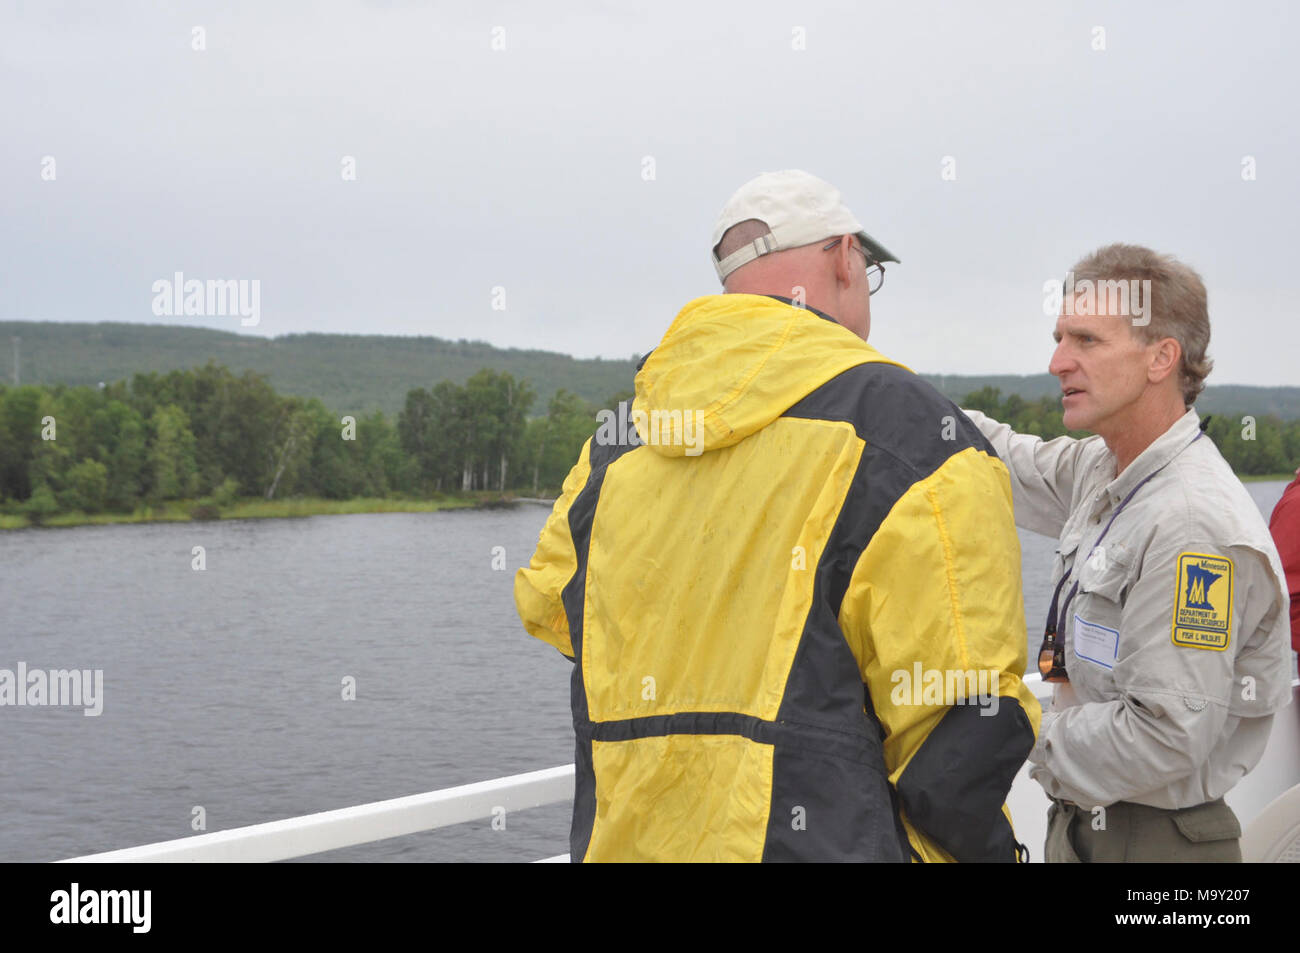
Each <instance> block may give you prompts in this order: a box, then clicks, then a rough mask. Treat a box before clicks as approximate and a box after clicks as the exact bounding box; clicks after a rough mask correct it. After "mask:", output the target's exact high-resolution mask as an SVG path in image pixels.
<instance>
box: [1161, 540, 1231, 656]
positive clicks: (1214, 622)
mask: <svg viewBox="0 0 1300 953" xmlns="http://www.w3.org/2000/svg"><path fill="white" fill-rule="evenodd" d="M1231 635H1232V560H1231V559H1225V558H1224V557H1222V556H1206V555H1204V554H1203V553H1180V554H1179V556H1178V591H1177V593H1176V595H1175V597H1174V633H1173V639H1174V644H1175V645H1185V646H1188V647H1189V648H1194V649H1216V650H1219V651H1222V650H1223V649H1226V648H1227V647H1228V639H1229V637H1230V636H1231Z"/></svg>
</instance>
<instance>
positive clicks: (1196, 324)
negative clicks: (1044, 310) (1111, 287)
mask: <svg viewBox="0 0 1300 953" xmlns="http://www.w3.org/2000/svg"><path fill="white" fill-rule="evenodd" d="M1084 279H1087V280H1090V281H1094V282H1096V281H1116V280H1119V281H1144V280H1149V281H1150V282H1151V300H1150V301H1148V302H1147V303H1146V306H1147V307H1148V308H1149V309H1150V311H1149V314H1150V317H1151V320H1150V321H1149V322H1148V323H1147V324H1145V325H1132V330H1133V332H1134V333H1135V334H1137V335H1138V338H1139V339H1140V340H1142V341H1144V342H1146V343H1147V344H1153V343H1155V342H1156V341H1159V340H1161V339H1163V338H1173V339H1174V340H1175V341H1177V342H1178V345H1179V347H1180V348H1182V352H1183V356H1182V364H1181V366H1180V367H1179V378H1180V383H1181V386H1182V391H1183V403H1184V404H1185V405H1186V406H1188V407H1190V406H1191V405H1192V404H1193V403H1195V401H1196V398H1197V395H1199V394H1200V393H1201V391H1203V390H1204V389H1205V378H1206V377H1207V376H1208V375H1209V373H1210V370H1211V369H1212V368H1213V367H1214V362H1213V361H1212V360H1210V359H1209V357H1208V356H1206V353H1205V352H1206V349H1207V348H1208V347H1209V346H1210V312H1209V307H1208V305H1207V303H1206V294H1205V283H1204V282H1203V281H1201V276H1200V275H1198V274H1197V273H1196V271H1195V270H1194V269H1192V268H1190V267H1189V266H1187V265H1185V264H1183V263H1182V262H1181V261H1179V260H1178V259H1176V258H1174V257H1173V256H1172V255H1161V254H1159V253H1157V252H1154V251H1152V250H1151V249H1150V248H1144V247H1142V246H1141V245H1120V244H1115V245H1107V246H1106V247H1105V248H1099V249H1097V250H1096V251H1095V252H1093V253H1092V254H1091V255H1088V256H1086V257H1085V258H1083V259H1082V260H1081V261H1079V262H1078V263H1077V264H1076V265H1075V266H1074V280H1075V281H1076V282H1078V281H1082V280H1084Z"/></svg>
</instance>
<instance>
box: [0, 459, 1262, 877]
mask: <svg viewBox="0 0 1300 953" xmlns="http://www.w3.org/2000/svg"><path fill="white" fill-rule="evenodd" d="M1248 486H1249V488H1250V490H1251V494H1252V496H1254V498H1255V500H1256V502H1258V503H1259V504H1260V507H1261V510H1262V511H1263V512H1265V513H1268V512H1270V511H1271V509H1272V507H1273V505H1274V503H1276V501H1277V499H1278V498H1279V497H1280V495H1281V492H1282V488H1283V487H1284V486H1285V484H1284V483H1281V482H1279V483H1254V484H1249V485H1248ZM546 515H547V510H546V508H544V507H541V506H535V505H521V506H519V507H517V508H515V509H508V510H486V511H474V512H457V511H451V512H445V513H429V514H382V515H371V516H329V517H315V518H310V519H302V520H264V521H256V520H246V521H244V520H241V521H227V522H221V523H205V524H170V525H169V524H158V525H144V526H102V527H80V528H76V529H65V530H20V531H9V532H2V533H0V668H8V669H10V670H13V669H15V668H16V667H17V663H18V662H19V661H23V662H26V663H27V666H28V668H29V669H35V668H43V669H51V668H57V669H66V668H82V669H102V670H103V672H104V707H103V713H102V714H101V715H100V716H99V717H93V718H88V717H85V716H84V715H83V714H82V711H81V710H80V709H71V708H53V707H8V706H6V707H3V708H0V860H4V861H47V860H55V859H59V858H62V857H70V856H75V855H79V854H85V853H92V852H95V851H103V850H112V849H115V848H120V847H129V846H134V845H137V844H144V843H148V842H151V841H158V840H167V839H171V838H176V837H185V836H189V835H191V834H193V833H194V830H193V829H192V828H191V817H192V811H193V809H194V808H195V807H202V808H203V810H204V812H205V814H206V823H207V828H206V829H207V830H209V831H214V830H222V829H225V828H230V827H238V826H242V825H246V824H256V823H260V822H263V821H270V820H276V819H279V818H284V817H291V816H295V815H300V814H308V813H312V812H316V811H325V810H331V809H334V808H339V807H347V806H350V805H355V804H361V803H364V802H367V801H376V800H381V799H384V798H392V797H400V796H402V795H407V794H415V793H418V792H422V791H430V790H434V789H437V788H442V787H448V786H451V785H456V784H464V783H468V782H472V781H480V780H484V779H487V778H492V777H498V776H501V775H505V774H514V773H519V772H523V771H531V770H535V769H538V768H544V767H550V766H553V765H558V764H565V763H567V762H570V761H572V760H573V747H572V746H573V741H572V739H573V733H572V727H571V724H570V716H569V708H568V674H569V671H570V664H569V663H568V662H567V661H566V660H564V659H563V658H561V657H560V655H559V653H557V652H555V651H554V650H553V649H551V648H550V647H548V646H545V645H543V644H542V643H540V642H537V641H536V640H534V639H532V638H530V637H529V636H528V635H527V634H526V633H525V632H524V631H523V628H522V627H521V626H520V624H519V621H518V619H517V617H516V615H515V611H514V602H513V598H512V585H513V576H514V570H515V569H516V568H517V567H519V566H521V565H525V564H526V563H527V562H528V559H529V557H530V556H531V554H532V551H533V548H534V546H535V545H536V542H537V534H538V532H539V531H540V529H541V526H542V524H543V522H545V519H546ZM1021 545H1022V548H1023V554H1024V566H1025V573H1024V575H1025V592H1026V602H1027V605H1026V619H1027V624H1028V627H1029V640H1030V649H1031V653H1032V652H1033V651H1036V650H1037V647H1038V646H1037V643H1038V640H1039V639H1040V638H1041V626H1042V620H1043V618H1044V616H1045V614H1046V611H1047V603H1048V600H1049V599H1050V596H1051V592H1050V589H1049V587H1050V582H1049V580H1048V578H1047V577H1048V573H1049V571H1050V564H1051V556H1052V553H1053V550H1054V548H1055V543H1054V541H1053V540H1050V539H1046V538H1044V537H1040V536H1036V535H1033V534H1028V533H1022V534H1021ZM195 546H202V547H204V549H205V551H206V562H207V568H206V570H204V571H203V572H195V571H194V570H193V569H192V568H191V561H192V559H193V558H194V557H193V556H192V555H191V552H192V549H193V547H195ZM498 546H499V547H502V548H503V549H504V565H505V568H504V569H493V557H494V547H498ZM345 677H351V678H353V679H355V682H356V699H355V700H354V701H345V700H344V699H343V697H342V696H343V680H344V678H345ZM568 823H569V805H568V804H559V805H553V806H550V807H545V808H539V809H536V810H533V811H524V812H519V813H513V814H510V815H509V816H507V817H506V828H505V830H493V829H492V827H491V825H490V824H489V823H488V822H487V821H483V822H477V823H470V824H464V825H460V826H458V827H454V828H449V829H446V830H442V831H433V832H430V833H427V834H420V835H414V836H411V837H403V838H395V839H392V840H388V841H382V842H380V843H377V844H369V845H363V846H360V847H354V848H348V849H346V850H341V851H333V852H330V853H326V854H320V855H317V856H316V857H314V858H309V859H311V860H326V861H332V860H375V861H413V860H531V859H536V858H539V857H545V856H550V855H553V854H560V853H564V852H566V851H567V849H568Z"/></svg>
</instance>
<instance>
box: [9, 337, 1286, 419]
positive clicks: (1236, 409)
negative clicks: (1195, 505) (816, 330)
mask: <svg viewBox="0 0 1300 953" xmlns="http://www.w3.org/2000/svg"><path fill="white" fill-rule="evenodd" d="M13 337H18V338H21V341H20V343H19V346H18V351H19V358H20V363H19V372H20V375H21V381H22V383H24V384H46V385H51V384H72V385H89V386H94V385H97V384H98V383H99V382H100V381H104V382H105V383H107V382H110V381H114V380H125V379H129V378H130V377H131V376H132V375H133V374H136V373H140V372H147V371H169V370H176V369H186V368H192V367H197V366H200V365H203V364H206V363H207V362H208V361H209V360H214V361H216V362H217V363H218V364H223V365H225V366H226V367H229V368H230V369H231V370H233V371H235V372H236V373H241V372H243V371H245V370H252V371H256V372H258V373H260V374H265V375H266V376H267V377H268V379H269V382H270V384H271V385H272V386H273V387H274V388H275V389H276V390H277V391H279V392H280V393H283V394H295V395H299V396H302V397H318V398H320V400H321V401H322V403H324V404H325V406H326V407H329V408H330V409H332V410H336V411H338V412H339V413H357V414H364V413H368V412H370V411H373V410H382V411H384V413H386V414H389V415H390V416H391V415H395V414H396V413H397V412H398V411H399V410H401V409H402V406H403V403H404V401H405V399H406V394H407V392H408V391H409V390H411V389H412V388H416V387H426V388H427V387H431V386H432V385H434V384H436V383H437V382H438V381H443V380H446V381H452V382H454V383H456V384H462V385H463V384H464V383H465V382H466V381H467V380H468V379H469V378H470V377H471V376H472V375H473V374H474V373H475V372H476V371H478V370H481V369H483V368H490V369H492V370H494V371H499V372H506V373H509V374H511V375H512V376H513V377H514V378H516V379H518V380H527V381H529V382H531V384H532V387H533V389H534V390H535V391H536V393H537V401H536V403H535V404H534V413H537V412H540V409H542V408H545V407H546V406H547V405H548V403H549V401H550V399H551V396H552V395H553V394H554V393H555V392H556V391H557V390H559V389H561V388H563V389H565V390H568V391H570V392H572V393H575V394H577V395H578V396H580V397H582V398H584V399H586V400H588V401H590V402H592V403H595V404H597V405H600V404H601V402H603V401H606V400H608V399H609V397H610V396H611V395H613V394H617V393H620V392H622V391H627V390H631V388H632V377H633V374H634V368H635V361H634V360H632V359H628V360H603V359H593V360H583V359H577V358H573V357H569V356H568V355H565V354H557V353H554V352H551V351H523V350H517V349H513V348H511V349H501V348H496V347H493V346H491V345H489V344H484V343H482V342H479V341H465V340H460V341H448V340H444V339H442V338H435V337H397V336H391V335H373V334H372V335H353V334H290V335H285V336H283V337H278V338H271V339H268V338H261V337H254V336H252V335H246V334H236V333H233V332H229V331H216V330H212V329H210V328H188V327H176V326H173V325H144V324H120V323H99V324H81V323H57V322H48V321H45V322H34V321H0V380H3V381H4V382H5V383H13V351H14V345H13V341H12V340H11V339H12V338H13ZM653 343H655V342H653V341H648V342H647V347H648V346H650V345H652V344H653ZM914 369H917V370H923V368H920V367H916V368H914ZM922 376H924V377H925V378H926V379H927V380H929V381H930V382H931V383H933V384H934V385H935V386H936V387H938V388H939V389H940V390H942V391H943V392H944V393H945V394H947V395H948V396H949V397H951V398H953V399H954V400H957V401H961V400H962V398H964V397H965V396H966V395H967V394H970V393H973V392H974V391H978V390H981V389H983V388H986V387H996V388H998V389H999V390H1000V391H1001V392H1002V393H1003V394H1005V395H1010V394H1018V395H1020V396H1021V397H1023V398H1025V399H1026V400H1036V399H1037V398H1040V397H1045V396H1055V395H1056V394H1058V393H1059V392H1060V385H1059V384H1058V383H1057V381H1056V379H1055V378H1054V377H1052V376H1050V375H1048V374H1037V375H1033V376H1028V377H1018V376H1009V375H1007V376H992V375H989V376H962V375H933V374H923V375H922ZM1212 379H1213V378H1211V380H1212ZM1196 406H1197V410H1199V411H1200V412H1201V413H1202V414H1207V413H1216V414H1253V415H1256V416H1263V415H1268V414H1273V415H1276V416H1278V417H1280V418H1282V419H1283V420H1295V419H1300V387H1247V386H1240V385H1225V386H1214V385H1211V386H1210V387H1209V388H1208V389H1207V390H1206V392H1205V393H1204V394H1203V395H1202V396H1201V397H1200V398H1199V399H1198V400H1197V403H1196Z"/></svg>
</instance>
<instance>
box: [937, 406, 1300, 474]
mask: <svg viewBox="0 0 1300 953" xmlns="http://www.w3.org/2000/svg"><path fill="white" fill-rule="evenodd" d="M960 403H961V406H962V407H965V408H968V409H970V410H978V411H981V412H982V413H985V414H988V415H989V416H990V417H992V418H994V419H995V420H999V421H1001V422H1002V423H1004V424H1007V425H1008V426H1010V427H1011V429H1012V430H1015V431H1016V432H1017V433H1029V434H1035V435H1037V436H1039V437H1042V438H1043V439H1045V440H1051V439H1052V438H1053V437H1060V436H1064V435H1066V434H1067V433H1068V434H1069V435H1070V436H1073V437H1083V436H1087V434H1086V433H1085V432H1083V431H1067V430H1066V429H1065V425H1064V424H1063V423H1062V422H1061V402H1060V399H1059V398H1058V397H1042V398H1039V399H1038V400H1026V399H1024V398H1023V397H1020V396H1019V395H1017V394H1010V395H1008V396H1006V397H1003V396H1002V393H1001V391H999V390H998V389H997V388H996V387H985V388H982V389H981V390H977V391H975V392H974V393H971V394H968V395H967V396H966V398H965V399H964V400H963V401H960ZM1201 416H1202V420H1204V419H1205V417H1206V415H1205V414H1202V415H1201ZM1205 432H1206V434H1207V435H1208V436H1209V437H1211V438H1212V439H1213V440H1214V442H1215V444H1216V445H1217V446H1218V448H1219V452H1220V453H1222V454H1223V458H1224V459H1225V460H1227V461H1228V464H1229V465H1230V466H1231V467H1232V469H1233V471H1234V472H1235V473H1236V474H1237V475H1238V476H1262V475H1266V474H1281V473H1289V472H1292V471H1294V470H1295V469H1296V468H1297V467H1300V420H1289V421H1284V420H1281V419H1280V418H1278V417H1276V416H1273V415H1271V414H1270V415H1263V416H1258V417H1256V416H1254V415H1250V414H1232V415H1230V416H1228V415H1222V414H1210V415H1209V425H1208V426H1207V427H1206V430H1205Z"/></svg>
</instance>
